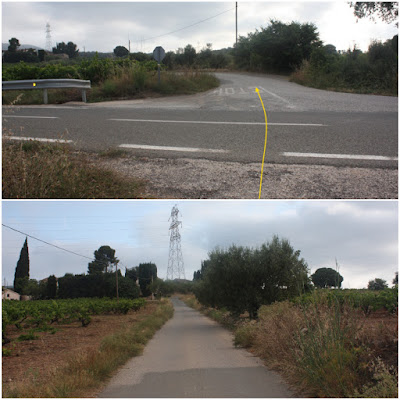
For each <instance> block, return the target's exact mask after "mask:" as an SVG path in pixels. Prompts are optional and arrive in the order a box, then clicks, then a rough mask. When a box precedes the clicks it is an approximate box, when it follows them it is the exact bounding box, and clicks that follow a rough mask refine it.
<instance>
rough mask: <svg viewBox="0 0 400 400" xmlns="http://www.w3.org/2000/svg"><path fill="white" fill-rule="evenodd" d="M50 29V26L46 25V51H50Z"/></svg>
mask: <svg viewBox="0 0 400 400" xmlns="http://www.w3.org/2000/svg"><path fill="white" fill-rule="evenodd" d="M51 46H52V44H51V29H50V24H49V23H47V24H46V50H47V51H51Z"/></svg>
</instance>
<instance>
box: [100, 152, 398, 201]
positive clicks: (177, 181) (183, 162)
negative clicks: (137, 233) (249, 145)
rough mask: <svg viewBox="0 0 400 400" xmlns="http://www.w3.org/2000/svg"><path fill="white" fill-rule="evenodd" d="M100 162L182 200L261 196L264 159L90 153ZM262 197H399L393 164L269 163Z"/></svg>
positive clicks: (150, 190) (151, 191)
mask: <svg viewBox="0 0 400 400" xmlns="http://www.w3.org/2000/svg"><path fill="white" fill-rule="evenodd" d="M92 161H93V162H94V163H96V165H98V166H102V167H104V168H106V169H111V170H113V171H116V172H118V173H119V174H121V175H123V176H125V177H136V178H139V179H142V180H144V181H146V183H147V189H146V195H147V196H149V197H154V198H180V199H207V198H210V199H252V198H253V199H258V192H259V186H260V163H240V162H220V161H209V160H203V159H190V158H176V159H166V158H148V157H134V156H130V155H127V156H126V157H122V158H113V159H107V158H102V157H97V156H92ZM261 197H262V198H266V199H338V198H340V199H356V198H358V199H395V198H398V171H397V170H395V169H383V168H382V169H381V168H359V167H354V168H353V167H332V166H320V165H315V166H308V165H293V164H292V165H289V164H265V165H264V175H263V183H262V196H261Z"/></svg>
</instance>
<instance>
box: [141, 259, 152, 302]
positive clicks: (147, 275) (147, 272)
mask: <svg viewBox="0 0 400 400" xmlns="http://www.w3.org/2000/svg"><path fill="white" fill-rule="evenodd" d="M138 274H139V286H140V290H141V291H142V296H144V297H147V296H150V295H151V291H150V289H149V288H148V286H149V285H150V284H151V283H152V281H153V282H154V281H155V280H156V279H157V266H156V264H153V263H143V264H139V267H138Z"/></svg>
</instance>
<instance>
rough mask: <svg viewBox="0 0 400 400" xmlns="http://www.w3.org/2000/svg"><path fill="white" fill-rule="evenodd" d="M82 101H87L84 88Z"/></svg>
mask: <svg viewBox="0 0 400 400" xmlns="http://www.w3.org/2000/svg"><path fill="white" fill-rule="evenodd" d="M82 101H83V102H84V103H86V89H82Z"/></svg>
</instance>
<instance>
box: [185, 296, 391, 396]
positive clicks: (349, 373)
mask: <svg viewBox="0 0 400 400" xmlns="http://www.w3.org/2000/svg"><path fill="white" fill-rule="evenodd" d="M182 300H183V301H185V302H186V304H187V305H189V306H191V307H193V308H195V309H197V310H200V311H202V312H203V313H204V314H206V315H208V316H210V317H212V318H213V314H219V313H221V311H219V310H212V309H208V310H207V309H206V308H205V307H204V306H202V305H201V304H200V303H199V302H198V301H197V300H196V299H195V297H194V296H193V295H188V296H182ZM316 300H318V301H315V302H313V303H310V304H309V305H307V306H299V305H295V304H293V303H291V302H289V301H285V302H277V303H274V304H272V305H268V306H262V307H261V308H260V310H259V320H258V321H257V322H255V321H249V320H248V319H247V318H246V317H245V316H242V318H240V319H239V320H238V321H236V326H235V328H234V331H235V332H234V344H235V345H236V346H241V347H245V348H248V349H249V350H250V351H251V352H252V353H254V354H255V355H257V356H259V357H260V358H262V359H263V360H264V361H265V363H266V364H267V366H268V367H270V368H272V369H274V370H277V371H279V372H280V373H281V374H282V376H283V377H284V378H285V379H286V380H287V381H288V382H289V383H290V384H292V386H293V387H295V388H296V389H297V390H298V393H299V395H300V396H302V397H303V396H307V397H334V398H337V397H397V382H398V375H397V370H398V348H397V344H398V323H397V314H396V315H394V314H390V313H389V312H388V311H385V310H381V311H377V312H372V313H371V314H370V315H365V314H364V313H363V312H362V310H361V309H357V308H354V307H351V306H349V305H347V304H340V305H339V303H335V302H333V303H331V304H328V302H327V301H325V300H324V299H323V298H318V299H316ZM213 319H215V320H217V321H218V318H213Z"/></svg>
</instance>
